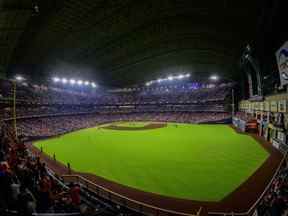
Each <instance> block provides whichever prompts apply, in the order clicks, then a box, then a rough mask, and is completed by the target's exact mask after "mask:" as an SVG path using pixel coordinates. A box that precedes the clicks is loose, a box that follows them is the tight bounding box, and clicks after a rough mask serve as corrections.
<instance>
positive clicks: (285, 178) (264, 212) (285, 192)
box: [257, 163, 288, 216]
mask: <svg viewBox="0 0 288 216" xmlns="http://www.w3.org/2000/svg"><path fill="white" fill-rule="evenodd" d="M287 210H288V166H287V164H286V163H284V164H283V166H282V168H281V169H280V172H279V174H278V175H277V177H276V178H275V179H274V181H273V182H272V185H271V187H270V189H269V190H268V191H267V192H266V194H265V195H264V197H263V199H262V201H261V202H260V204H259V205H258V208H257V213H258V215H259V216H278V215H285V212H286V215H287V213H288V212H287Z"/></svg>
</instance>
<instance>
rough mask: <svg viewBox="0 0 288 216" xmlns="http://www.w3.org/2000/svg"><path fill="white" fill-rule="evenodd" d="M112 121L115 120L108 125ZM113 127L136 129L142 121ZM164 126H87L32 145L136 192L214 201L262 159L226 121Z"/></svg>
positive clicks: (261, 151)
mask: <svg viewBox="0 0 288 216" xmlns="http://www.w3.org/2000/svg"><path fill="white" fill-rule="evenodd" d="M113 125H114V126H115V125H117V123H113ZM119 125H121V126H123V125H125V126H127V125H128V126H131V127H140V126H143V122H140V123H137V122H134V123H123V122H120V123H119ZM175 125H176V124H175V123H171V124H167V127H164V128H158V129H151V130H136V131H135V130H134V131H129V130H125V131H124V130H110V129H103V128H102V129H98V127H95V128H89V129H83V130H80V131H76V132H72V133H69V134H66V135H63V136H60V137H57V138H51V139H48V140H43V141H38V142H36V143H35V145H36V146H37V147H38V148H40V147H42V148H43V150H44V152H45V153H47V154H49V155H50V156H52V155H53V154H54V153H55V154H56V158H57V160H59V161H60V162H62V163H64V164H66V163H67V162H69V163H70V164H71V167H72V169H74V170H76V171H79V172H85V173H93V174H95V175H98V176H101V177H104V178H106V179H108V180H111V181H114V182H117V183H120V184H123V185H126V186H130V187H133V188H136V189H139V190H142V191H146V192H152V193H156V194H161V195H165V196H169V197H177V198H184V199H190V200H198V201H220V200H221V199H223V198H224V197H225V196H227V195H229V194H230V193H231V192H232V191H234V190H235V189H236V188H237V187H239V186H240V185H241V184H242V183H244V182H245V181H246V180H247V179H248V177H249V176H251V175H252V174H253V173H254V172H255V171H256V170H257V168H259V167H260V166H261V164H262V163H263V162H264V161H265V160H266V159H267V157H268V156H269V154H268V153H267V152H266V150H264V149H263V148H262V146H261V145H260V144H259V143H257V141H256V140H254V139H253V138H252V137H250V136H247V135H241V134H238V133H236V132H235V131H234V130H233V129H231V128H230V127H229V126H226V125H196V124H195V125H191V124H177V127H176V126H175Z"/></svg>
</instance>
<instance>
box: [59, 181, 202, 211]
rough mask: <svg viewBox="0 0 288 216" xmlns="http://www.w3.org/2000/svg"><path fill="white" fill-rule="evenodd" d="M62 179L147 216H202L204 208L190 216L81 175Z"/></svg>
mask: <svg viewBox="0 0 288 216" xmlns="http://www.w3.org/2000/svg"><path fill="white" fill-rule="evenodd" d="M62 178H63V179H64V181H65V182H78V183H80V184H82V185H83V186H85V187H86V188H87V189H88V190H90V191H93V192H94V193H96V195H97V196H100V197H102V198H104V199H107V200H109V201H111V202H113V203H115V204H118V205H121V206H124V207H126V208H129V209H131V210H133V211H136V212H139V213H142V214H146V215H157V216H173V215H175V216H176V215H177V216H200V214H201V211H202V207H200V208H199V210H198V211H197V213H196V214H188V213H183V212H178V211H174V210H169V209H164V208H159V207H156V206H153V205H149V204H146V203H143V202H140V201H137V200H134V199H131V198H128V197H126V196H124V195H121V194H118V193H116V192H113V191H111V190H109V189H107V188H105V187H103V186H101V185H98V184H96V183H94V182H92V181H90V180H88V179H86V178H84V177H82V176H79V175H63V176H62Z"/></svg>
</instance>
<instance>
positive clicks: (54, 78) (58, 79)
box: [52, 77, 60, 83]
mask: <svg viewBox="0 0 288 216" xmlns="http://www.w3.org/2000/svg"><path fill="white" fill-rule="evenodd" d="M52 80H53V82H55V83H57V82H60V78H58V77H53V79H52Z"/></svg>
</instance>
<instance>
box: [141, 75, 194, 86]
mask: <svg viewBox="0 0 288 216" xmlns="http://www.w3.org/2000/svg"><path fill="white" fill-rule="evenodd" d="M189 77H190V74H189V73H187V74H179V75H176V76H168V77H166V78H164V79H162V78H159V79H157V80H152V81H150V82H147V83H146V84H145V85H146V86H150V85H152V84H154V83H162V82H165V81H173V80H183V79H185V78H189Z"/></svg>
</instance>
